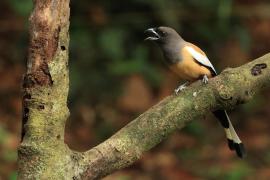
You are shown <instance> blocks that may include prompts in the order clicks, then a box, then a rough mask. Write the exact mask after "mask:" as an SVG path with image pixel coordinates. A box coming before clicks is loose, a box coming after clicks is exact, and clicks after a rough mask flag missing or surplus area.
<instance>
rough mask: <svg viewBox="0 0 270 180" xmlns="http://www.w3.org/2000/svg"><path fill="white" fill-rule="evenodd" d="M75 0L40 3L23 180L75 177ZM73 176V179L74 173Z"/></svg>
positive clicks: (34, 24)
mask: <svg viewBox="0 0 270 180" xmlns="http://www.w3.org/2000/svg"><path fill="white" fill-rule="evenodd" d="M68 29H69V0H45V1H42V0H35V1H34V10H33V12H32V14H31V17H30V44H29V56H28V64H27V72H26V74H25V76H24V80H23V123H22V143H21V145H20V147H19V151H18V155H19V160H18V164H19V179H65V177H68V175H69V174H71V173H72V171H71V169H70V167H72V166H71V164H72V163H71V159H70V156H69V154H71V151H70V150H69V149H68V148H67V147H66V145H65V144H64V128H65V122H66V119H67V117H68V116H69V111H68V108H67V95H68V89H69V88H68V86H69V78H68V46H69V34H68ZM70 176H71V175H70Z"/></svg>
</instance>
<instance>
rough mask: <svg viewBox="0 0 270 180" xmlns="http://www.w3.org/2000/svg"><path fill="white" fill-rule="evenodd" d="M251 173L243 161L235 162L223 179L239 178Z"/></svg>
mask: <svg viewBox="0 0 270 180" xmlns="http://www.w3.org/2000/svg"><path fill="white" fill-rule="evenodd" d="M249 174H251V169H250V168H249V167H248V166H247V165H246V164H244V163H240V164H237V166H236V167H234V168H233V169H231V170H230V171H228V172H227V173H226V174H225V176H224V179H226V180H241V179H245V178H246V177H248V175H249Z"/></svg>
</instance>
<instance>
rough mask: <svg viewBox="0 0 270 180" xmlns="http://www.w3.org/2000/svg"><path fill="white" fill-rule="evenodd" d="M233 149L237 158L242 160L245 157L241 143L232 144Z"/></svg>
mask: <svg viewBox="0 0 270 180" xmlns="http://www.w3.org/2000/svg"><path fill="white" fill-rule="evenodd" d="M234 149H235V152H236V154H237V156H238V157H240V158H244V157H246V156H247V153H246V150H245V147H244V144H243V143H234Z"/></svg>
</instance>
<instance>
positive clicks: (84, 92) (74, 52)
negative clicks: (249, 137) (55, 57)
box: [0, 0, 270, 180]
mask: <svg viewBox="0 0 270 180" xmlns="http://www.w3.org/2000/svg"><path fill="white" fill-rule="evenodd" d="M241 2H242V1H241V0H237V1H233V0H203V1H202V0H182V1H178V0H167V1H164V0H148V1H144V0H129V1H125V0H118V1H108V0H99V1H93V0H92V1H91V0H90V1H85V0H76V1H71V4H70V6H71V18H70V20H71V24H70V38H71V39H70V49H69V50H70V61H69V70H70V93H69V100H68V105H69V108H70V110H71V112H72V113H71V120H70V121H71V125H70V129H72V130H73V131H75V133H74V132H73V134H75V135H76V136H75V135H74V136H75V137H76V138H77V139H75V138H74V139H75V140H74V141H73V144H75V145H77V146H78V147H79V148H78V149H80V148H81V147H83V148H82V149H87V148H88V147H89V146H93V145H95V144H96V143H98V142H100V141H102V140H104V139H106V138H108V137H109V136H111V135H112V134H113V132H115V131H116V129H119V128H120V127H122V126H123V125H125V124H127V123H128V121H130V120H131V119H132V118H133V117H135V116H137V115H138V114H139V113H141V111H142V110H141V109H140V110H137V111H128V110H127V109H124V108H122V109H121V108H120V107H118V104H117V102H118V100H119V97H121V96H123V94H128V93H127V92H126V91H127V87H126V86H127V84H128V82H129V81H130V77H132V76H133V75H134V74H136V75H140V77H142V78H143V82H144V83H146V85H145V84H144V85H141V86H145V87H144V88H145V89H146V90H145V91H147V92H150V93H149V94H150V95H149V94H147V93H146V94H147V95H148V96H150V97H146V96H147V95H145V94H144V96H143V95H142V96H141V97H140V99H139V98H138V99H135V100H137V101H141V100H143V99H144V98H146V99H147V98H148V99H150V100H149V101H151V102H150V103H149V104H148V105H146V106H145V107H149V106H150V105H153V104H155V103H156V102H157V101H158V100H159V99H160V98H162V97H164V96H165V95H167V94H168V93H167V94H166V93H165V95H164V94H162V93H161V94H162V95H160V94H159V92H162V88H163V87H162V84H163V83H164V82H165V81H167V80H168V79H166V77H167V76H166V75H168V74H167V72H166V67H165V66H164V63H163V57H162V53H161V52H160V50H159V49H158V47H157V46H155V45H154V44H151V43H149V42H145V41H144V38H145V35H144V33H143V32H144V30H145V29H147V28H149V27H155V26H161V25H163V26H171V27H173V28H175V29H176V30H177V31H178V32H179V33H180V34H181V36H182V37H183V38H184V39H186V40H187V41H190V42H193V43H195V44H198V46H200V47H201V48H202V49H203V50H205V52H207V55H208V56H209V58H210V59H211V61H212V62H213V64H214V65H215V67H217V69H223V68H224V67H227V66H233V65H235V64H237V63H235V62H234V60H235V59H236V60H237V59H243V57H244V58H248V57H250V56H254V55H253V54H252V49H254V37H252V36H251V32H252V29H250V28H249V27H254V28H256V24H255V25H254V24H252V23H254V22H256V19H255V20H254V19H251V21H248V20H244V19H241V16H237V12H235V6H236V5H239V4H240V5H241ZM246 4H248V2H244V5H246ZM32 8H33V4H32V0H3V1H1V2H0V18H1V21H0V33H1V36H2V37H3V38H1V41H0V58H1V59H0V72H1V70H5V69H6V67H9V66H14V67H17V66H20V67H25V65H26V59H27V44H28V16H29V14H30V12H31V9H32ZM250 22H252V23H251V26H248V25H247V24H248V23H250ZM261 29H263V28H261ZM265 32H266V34H267V33H268V32H267V31H265ZM268 34H269V33H268ZM259 35H260V33H257V35H256V36H259ZM252 38H253V39H252ZM261 39H264V38H261ZM266 39H267V38H266ZM232 42H233V43H232ZM235 42H236V45H235V44H234V43H235ZM237 43H239V45H238V44H237ZM258 44H259V43H258ZM238 46H240V47H238ZM262 46H263V47H269V46H264V44H262ZM230 48H231V49H230ZM237 48H238V49H237ZM235 49H237V50H235ZM262 49H263V48H262ZM230 51H232V53H231V54H233V55H230V56H229V54H230V53H229V52H230ZM257 51H258V52H262V50H261V49H259V50H257ZM235 52H236V53H235ZM243 54H244V55H243ZM231 58H232V59H233V58H234V59H233V60H231V61H230V59H231ZM2 59H3V60H4V61H2ZM233 63H235V64H233ZM242 63H244V62H240V63H239V64H242ZM14 69H15V68H14ZM21 69H23V68H21ZM17 71H18V70H17ZM21 71H22V70H21ZM9 73H10V74H11V75H14V74H16V69H15V70H13V69H11V70H10V71H9ZM19 73H20V72H19ZM17 74H18V73H17ZM20 77H21V74H20ZM20 77H19V78H18V77H17V76H16V78H17V79H19V80H18V81H20ZM1 78H2V77H1ZM9 81H10V79H7V80H6V81H5V82H9ZM140 82H141V81H140ZM15 83H16V85H17V86H15V85H14V86H8V85H7V86H8V88H6V89H4V90H2V89H1V88H0V97H4V98H6V97H7V96H6V94H4V93H5V91H7V92H8V93H10V94H9V95H8V97H13V96H15V95H14V94H15V92H16V93H17V94H16V95H17V98H18V101H20V96H21V94H20V91H19V86H20V85H19V83H17V81H15ZM171 83H172V84H173V83H174V82H171ZM2 84H4V83H1V85H2ZM175 84H176V83H175ZM136 85H137V84H136ZM2 86H3V85H2ZM3 87H4V86H3ZM10 87H17V89H16V90H11V89H10ZM136 90H137V89H136ZM169 92H172V89H170V91H169ZM12 93H13V94H12ZM133 93H134V92H133ZM133 93H131V94H132V95H133ZM265 94H266V93H265ZM10 99H11V100H9V101H11V102H12V103H13V104H16V103H14V102H13V99H12V98H10ZM12 103H11V104H12ZM7 104H8V100H4V101H2V100H1V102H0V115H1V117H4V119H5V120H4V123H6V124H7V126H5V125H3V127H5V128H3V127H2V126H0V147H1V150H2V151H1V154H0V156H1V158H0V159H1V161H2V163H3V164H9V165H10V166H9V167H8V168H9V172H10V173H8V170H6V169H4V168H6V167H7V166H6V165H3V166H1V169H2V170H1V169H0V170H1V171H0V179H1V178H2V176H1V173H3V174H5V175H4V176H3V177H5V178H6V179H10V180H13V179H17V172H16V171H15V169H16V165H14V164H16V163H15V161H16V158H17V154H16V149H14V147H13V146H14V145H13V146H12V145H7V144H8V143H7V140H8V139H10V137H11V133H10V132H9V131H12V133H13V134H16V135H18V134H19V131H20V129H19V128H18V127H15V128H14V127H13V126H15V124H16V123H18V122H19V121H20V114H19V113H17V114H16V115H14V113H13V112H14V110H13V109H15V108H13V109H12V108H10V107H13V106H12V105H9V106H8V105H7ZM1 105H2V106H1ZM99 106H101V107H104V106H105V107H106V108H107V109H108V107H109V110H110V111H113V113H111V114H114V115H113V116H112V115H111V114H110V113H108V114H109V115H108V114H106V113H107V112H106V111H108V110H107V109H106V108H103V109H102V108H100V110H97V109H98V108H97V107H99ZM264 106H265V98H264V97H262V96H258V97H257V98H256V100H254V101H252V102H250V103H249V104H247V105H246V106H244V108H239V109H238V110H237V112H240V113H238V114H237V115H235V116H237V117H239V119H241V120H242V119H243V117H250V118H251V115H252V113H253V112H255V111H257V110H258V109H259V108H261V107H264ZM82 107H83V108H85V109H86V110H85V109H84V110H81V109H83V108H82ZM5 108H6V109H5ZM2 109H4V110H3V111H2ZM10 109H12V110H10ZM18 109H19V108H18ZM104 109H106V110H104ZM18 111H19V110H18ZM12 113H13V114H12ZM6 114H8V115H6ZM18 114H19V115H18ZM235 114H236V113H235ZM4 115H6V116H4ZM10 116H12V117H13V116H14V117H13V119H16V120H17V121H16V123H14V122H15V120H13V119H12V118H7V117H10ZM6 119H8V120H6ZM10 119H12V120H13V121H12V120H10ZM251 119H252V118H251ZM211 123H212V124H214V126H215V127H216V128H220V127H219V126H218V122H216V121H195V122H192V123H191V124H189V125H188V126H187V127H186V128H185V129H184V131H181V133H184V134H185V136H189V138H187V139H188V140H186V141H192V140H194V139H192V138H196V141H198V142H199V143H194V144H195V145H194V144H193V143H190V144H191V145H190V144H189V146H188V148H185V147H183V145H182V146H181V148H180V149H178V148H176V151H175V152H173V151H171V149H169V150H168V149H166V148H167V147H162V145H161V146H160V147H158V148H160V149H162V148H164V149H165V150H164V149H162V151H169V152H170V153H172V154H173V155H172V156H173V157H176V159H177V162H178V164H175V166H177V168H180V169H177V170H175V169H174V170H173V172H175V173H176V172H180V170H182V169H181V168H183V169H185V168H186V169H188V170H189V171H190V172H192V173H193V174H192V175H199V176H200V177H202V178H203V179H204V178H205V179H228V180H235V179H245V178H246V177H248V176H249V175H251V174H252V173H253V168H254V167H255V168H256V167H257V164H259V163H258V162H257V161H258V160H257V159H256V160H257V161H254V162H253V161H250V162H249V161H245V162H244V163H235V164H236V165H235V166H234V165H233V166H232V168H230V169H229V170H228V169H226V170H225V168H223V167H222V164H223V163H225V164H226V163H228V160H226V158H224V159H225V160H224V159H222V158H223V154H222V153H220V154H222V157H221V158H220V159H221V162H217V164H216V162H215V165H212V164H207V163H205V161H206V160H207V162H211V160H213V156H214V157H216V156H218V155H217V152H216V151H218V150H217V149H213V151H211V153H213V154H214V155H213V156H209V153H208V151H207V148H205V147H204V146H207V145H209V141H213V139H214V140H217V138H216V137H215V136H213V134H215V133H220V134H219V135H218V136H220V137H222V133H223V131H222V130H221V128H220V129H217V130H216V132H208V129H210V128H211ZM209 124H210V125H209ZM73 125H74V126H73ZM208 125H209V126H208ZM239 125H240V126H241V123H239ZM206 127H207V129H206ZM237 129H240V128H237ZM91 133H92V134H91ZM67 134H68V133H67ZM246 134H249V133H246ZM13 138H14V137H13ZM69 138H70V137H69ZM18 139H19V138H18ZM190 139H191V140H190ZM245 140H246V139H245ZM13 141H14V139H13ZM70 141H71V140H69V142H70ZM221 141H222V142H223V141H224V139H223V137H222V140H221ZM13 143H14V142H13ZM76 143H77V144H76ZM177 143H179V144H180V145H181V143H182V142H179V141H177V142H175V143H173V144H176V146H177ZM184 143H187V142H184ZM11 144H12V143H11ZM81 144H83V145H81ZM187 144H188V143H187ZM75 145H74V146H75ZM219 145H223V144H222V143H220V144H219ZM12 147H13V149H12ZM203 147H204V148H203ZM211 147H212V145H211ZM216 147H217V145H216V144H215V145H213V148H216ZM75 148H76V147H75ZM208 148H209V147H208ZM205 149H206V150H205ZM220 149H222V148H220ZM156 151H158V150H156ZM155 153H156V152H155V151H153V152H152V155H153V159H154V158H157V159H158V157H155ZM215 153H216V154H215ZM165 154H166V153H165ZM167 154H168V153H167ZM205 154H206V155H205ZM254 154H256V153H254ZM258 154H260V152H259V153H258ZM256 155H257V154H256ZM204 156H206V157H204ZM224 156H226V155H224ZM227 156H228V155H227ZM269 157H270V156H269V153H268V154H267V156H266V159H265V162H264V163H267V164H268V165H269V163H270V161H269V159H270V158H269ZM204 158H205V159H204ZM227 158H228V157H227ZM230 158H231V157H229V158H228V159H230ZM153 159H152V160H149V161H155V160H153ZM231 159H232V158H231ZM231 159H230V160H231ZM163 160H164V159H163ZM214 160H215V159H214ZM222 160H223V161H222ZM236 161H238V159H237V160H236V159H233V160H231V163H233V162H236ZM161 162H162V161H161ZM165 162H167V161H165ZM170 162H171V161H170ZM144 163H146V164H147V163H149V162H147V160H146V161H144V160H143V162H142V164H144ZM159 163H160V162H159V160H156V163H153V164H152V166H155V165H157V166H158V168H159V169H158V170H156V169H154V172H152V175H149V176H150V177H156V176H158V175H159V173H162V172H163V170H164V169H166V167H163V166H161V167H159ZM185 163H186V164H187V167H182V166H184V165H183V164H185ZM218 163H219V164H218ZM150 164H151V162H150ZM165 164H166V163H165ZM190 164H192V165H196V167H197V168H193V169H191V168H190V167H191V166H189V165H190ZM135 166H136V167H135V168H137V166H139V165H135ZM143 167H144V166H142V167H139V168H137V171H138V172H140V173H137V174H142V173H149V172H148V171H149V169H147V168H146V169H143ZM258 167H259V166H258ZM148 168H149V167H148ZM170 168H171V167H170ZM150 169H151V168H150ZM201 171H203V172H201ZM170 173H171V172H170ZM184 177H185V176H184ZM253 177H254V176H253ZM118 178H119V179H134V177H133V176H132V175H128V174H120V175H119V176H118ZM138 179H139V178H138Z"/></svg>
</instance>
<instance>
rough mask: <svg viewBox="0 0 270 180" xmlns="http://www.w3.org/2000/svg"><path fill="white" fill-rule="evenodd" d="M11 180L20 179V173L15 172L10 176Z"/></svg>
mask: <svg viewBox="0 0 270 180" xmlns="http://www.w3.org/2000/svg"><path fill="white" fill-rule="evenodd" d="M8 179H9V180H16V179H18V173H17V171H13V172H12V173H11V174H10V175H9V178H8Z"/></svg>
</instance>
